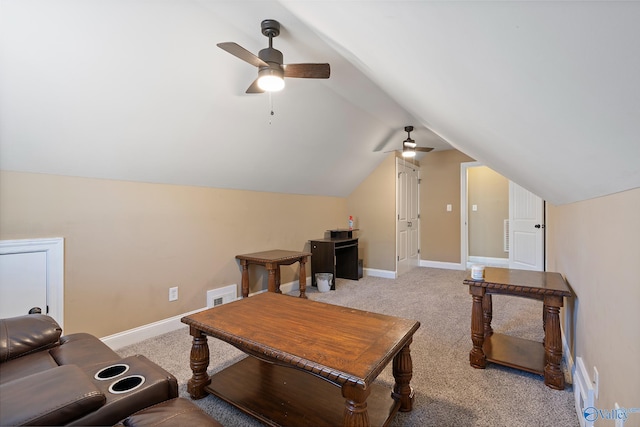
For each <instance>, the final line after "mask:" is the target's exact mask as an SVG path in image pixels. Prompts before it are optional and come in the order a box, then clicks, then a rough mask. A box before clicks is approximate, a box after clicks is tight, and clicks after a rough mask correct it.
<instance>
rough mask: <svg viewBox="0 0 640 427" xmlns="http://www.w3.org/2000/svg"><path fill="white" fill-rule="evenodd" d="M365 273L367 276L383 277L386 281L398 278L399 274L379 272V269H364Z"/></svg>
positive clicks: (389, 271)
mask: <svg viewBox="0 0 640 427" xmlns="http://www.w3.org/2000/svg"><path fill="white" fill-rule="evenodd" d="M363 273H364V275H365V276H373V277H382V278H385V279H397V278H398V275H397V273H396V272H395V271H391V270H378V269H377V268H364V269H363Z"/></svg>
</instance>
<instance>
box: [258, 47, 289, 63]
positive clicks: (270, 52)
mask: <svg viewBox="0 0 640 427" xmlns="http://www.w3.org/2000/svg"><path fill="white" fill-rule="evenodd" d="M258 58H260V59H262V60H263V61H264V62H266V63H267V64H269V65H271V64H272V63H275V64H278V65H282V63H283V62H284V57H283V56H282V52H280V51H279V50H278V49H274V48H272V47H267V48H265V49H262V50H261V51H260V52H258Z"/></svg>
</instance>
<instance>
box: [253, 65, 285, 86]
mask: <svg viewBox="0 0 640 427" xmlns="http://www.w3.org/2000/svg"><path fill="white" fill-rule="evenodd" d="M258 76H259V77H258V87H259V88H260V89H262V90H264V91H266V92H277V91H279V90H282V89H284V76H283V72H281V71H280V72H278V70H274V69H271V68H265V69H264V70H260V71H259V72H258Z"/></svg>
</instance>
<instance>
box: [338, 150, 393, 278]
mask: <svg viewBox="0 0 640 427" xmlns="http://www.w3.org/2000/svg"><path fill="white" fill-rule="evenodd" d="M395 159H396V156H395V154H394V153H391V154H389V155H388V156H387V157H386V158H385V159H384V160H383V161H382V163H381V164H380V166H378V167H377V168H376V169H375V170H374V171H373V172H372V173H371V174H370V175H369V176H368V177H367V178H366V179H365V180H364V181H363V182H362V183H361V184H360V185H359V186H358V187H357V188H356V189H355V190H354V191H353V192H352V193H351V194H350V195H349V197H348V198H347V210H348V211H349V214H348V215H353V216H354V220H355V227H356V228H358V229H359V231H358V236H359V241H358V243H359V246H360V247H359V251H360V258H362V259H363V264H364V267H365V268H373V269H379V270H388V271H395V269H396V263H395V259H394V258H395V254H396V252H395V248H396V237H395V230H396V222H395V215H396V205H395V203H396V180H395V176H396V163H395V161H396V160H395ZM345 221H346V218H345Z"/></svg>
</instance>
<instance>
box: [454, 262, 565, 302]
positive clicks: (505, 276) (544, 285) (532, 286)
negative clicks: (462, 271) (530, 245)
mask: <svg viewBox="0 0 640 427" xmlns="http://www.w3.org/2000/svg"><path fill="white" fill-rule="evenodd" d="M484 276H485V277H484V279H483V280H474V279H472V278H471V277H468V278H467V279H465V280H464V284H465V285H471V286H481V287H483V288H488V289H497V290H505V291H512V292H513V291H517V292H519V293H535V294H541V295H557V296H563V297H570V296H571V295H573V293H572V292H571V288H569V285H568V284H567V282H565V280H564V279H563V278H562V275H561V274H560V273H552V272H548V271H529V270H515V269H508V268H497V267H486V268H485V269H484Z"/></svg>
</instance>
